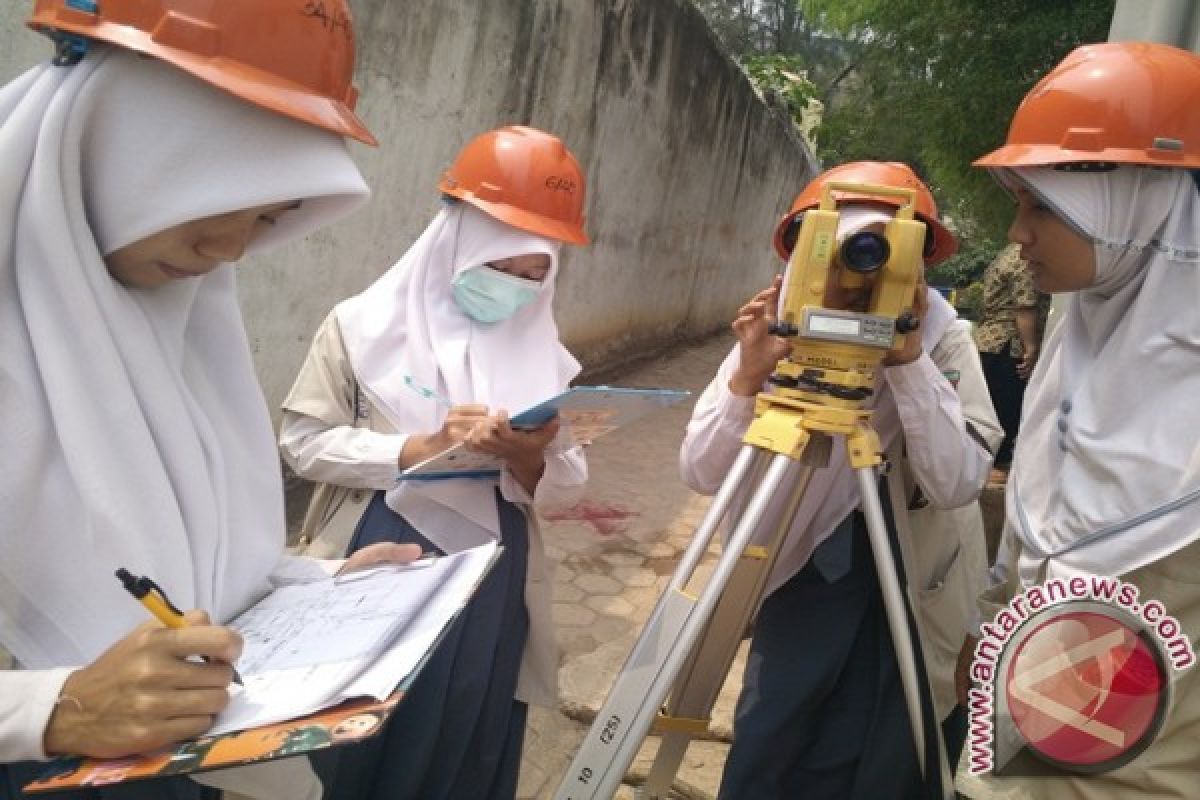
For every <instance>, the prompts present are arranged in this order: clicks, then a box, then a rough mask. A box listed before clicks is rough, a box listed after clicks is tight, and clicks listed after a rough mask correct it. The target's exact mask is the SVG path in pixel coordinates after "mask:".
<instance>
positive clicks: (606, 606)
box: [585, 595, 633, 617]
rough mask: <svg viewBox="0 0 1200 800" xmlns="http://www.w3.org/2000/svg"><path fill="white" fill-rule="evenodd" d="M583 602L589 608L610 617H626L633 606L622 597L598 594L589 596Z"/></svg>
mask: <svg viewBox="0 0 1200 800" xmlns="http://www.w3.org/2000/svg"><path fill="white" fill-rule="evenodd" d="M585 602H586V603H587V604H588V606H589V607H590V608H592V609H594V610H596V611H599V612H600V613H601V614H608V615H609V616H612V617H627V616H629V615H630V614H632V613H633V606H632V605H631V604H630V603H629V601H628V600H625V599H624V598H622V597H608V596H605V595H598V596H596V597H589V598H588V599H587V600H586V601H585Z"/></svg>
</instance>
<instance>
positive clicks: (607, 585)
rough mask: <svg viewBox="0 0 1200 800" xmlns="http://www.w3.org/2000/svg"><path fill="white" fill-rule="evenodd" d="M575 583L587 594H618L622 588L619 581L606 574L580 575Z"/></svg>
mask: <svg viewBox="0 0 1200 800" xmlns="http://www.w3.org/2000/svg"><path fill="white" fill-rule="evenodd" d="M575 585H576V586H578V587H579V588H580V589H583V590H584V591H585V592H587V593H588V594H618V593H619V592H620V591H621V588H622V587H621V583H620V582H619V581H616V580H613V579H612V578H610V577H608V576H607V575H580V576H579V577H578V578H576V579H575Z"/></svg>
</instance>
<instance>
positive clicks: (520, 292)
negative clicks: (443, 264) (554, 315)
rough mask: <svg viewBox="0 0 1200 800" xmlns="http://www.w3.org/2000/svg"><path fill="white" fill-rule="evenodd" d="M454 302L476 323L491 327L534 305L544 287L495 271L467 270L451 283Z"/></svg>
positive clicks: (490, 269)
mask: <svg viewBox="0 0 1200 800" xmlns="http://www.w3.org/2000/svg"><path fill="white" fill-rule="evenodd" d="M450 286H451V288H452V289H453V290H454V302H456V303H458V307H459V308H461V309H462V311H463V313H464V314H466V315H467V316H468V317H470V318H471V319H473V320H475V321H476V322H482V323H485V324H490V323H493V322H500V321H502V320H506V319H508V318H509V317H511V316H512V315H513V314H516V313H517V312H518V311H520V310H521V308H522V307H523V306H526V305H528V304H529V303H532V302H533V300H534V298H536V297H537V296H538V292H539V291H541V288H542V284H541V283H540V282H538V281H531V280H528V279H526V278H518V277H517V276H516V275H509V274H508V273H507V272H501V271H500V270H497V269H492V268H491V267H486V266H484V267H471V268H470V269H465V270H463V271H462V272H460V273H459V274H458V276H457V277H456V278H455V279H454V280H453V281H451V282H450Z"/></svg>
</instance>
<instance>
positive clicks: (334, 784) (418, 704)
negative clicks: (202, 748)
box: [312, 490, 529, 800]
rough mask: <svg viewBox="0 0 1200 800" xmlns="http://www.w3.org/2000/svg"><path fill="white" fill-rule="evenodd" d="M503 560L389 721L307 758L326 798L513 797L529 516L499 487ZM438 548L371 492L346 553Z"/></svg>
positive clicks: (521, 728)
mask: <svg viewBox="0 0 1200 800" xmlns="http://www.w3.org/2000/svg"><path fill="white" fill-rule="evenodd" d="M496 504H497V508H498V510H499V515H500V532H501V544H503V545H504V550H503V551H502V553H501V555H500V557H499V558H498V559H497V562H496V564H495V565H494V566H493V567H492V570H491V572H489V573H488V575H487V577H486V578H484V581H483V583H482V584H481V585H480V587H479V589H478V590H477V592H476V593H475V596H474V597H473V598H472V600H471V602H470V603H469V604H468V605H467V608H466V609H464V611H463V613H462V614H461V615H460V616H459V618H458V619H457V620H456V621H455V622H454V623H453V624H452V625H451V628H450V630H448V631H447V632H446V635H445V637H444V638H443V640H442V641H441V643H440V644H439V645H438V647H437V649H436V650H435V651H434V652H433V654H432V655H431V656H430V658H429V660H428V661H427V662H426V664H425V665H424V666H423V667H422V668H421V671H420V673H419V674H418V675H417V678H416V680H415V681H414V682H413V684H412V686H411V687H410V688H409V690H408V692H407V693H406V695H405V697H404V699H403V700H402V701H401V702H400V705H399V706H398V707H397V709H396V711H395V713H393V715H392V717H391V719H390V720H389V721H388V725H387V727H386V728H385V729H384V731H383V732H382V733H381V734H380V735H379V736H376V737H374V738H372V739H369V740H367V741H365V742H362V743H361V744H356V745H351V746H349V747H344V748H337V749H334V750H326V751H322V752H319V753H316V754H314V755H313V757H312V760H313V764H314V766H315V767H316V769H317V774H318V775H320V776H321V781H322V783H324V785H325V790H326V795H325V797H326V798H327V800H404V798H414V799H415V798H420V800H490V799H491V798H495V800H511V798H513V797H515V796H516V791H517V774H518V772H519V770H520V766H521V745H522V743H523V741H524V737H525V715H526V707H525V704H524V703H520V702H518V701H517V700H515V699H514V695H515V694H516V689H517V675H518V673H519V672H520V668H521V656H522V653H523V652H524V650H525V641H526V638H527V637H528V633H529V614H528V612H527V611H526V609H525V573H526V566H527V557H528V552H529V532H528V530H527V527H526V521H525V515H524V513H522V512H521V510H520V509H519V508H517V507H516V506H515V505H513V504H511V503H509V502H507V501H506V500H504V499H503V498H502V497H501V496H500V493H499V491H498V490H497V492H496ZM383 541H387V542H401V543H404V542H413V543H416V544H419V545H421V547H422V548H423V549H424V550H425V551H426V552H430V551H437V548H436V547H435V546H434V545H433V544H432V543H431V542H430V541H429V540H428V539H426V538H425V537H424V536H422V535H421V534H420V533H418V532H417V530H416V529H415V528H413V527H412V526H411V525H409V524H408V522H407V521H406V520H405V519H404V518H403V517H401V516H399V515H398V514H396V513H395V512H394V511H392V510H391V509H389V508H388V507H387V505H386V504H385V502H384V493H383V492H376V493H375V496H374V497H373V498H372V499H371V503H370V504H369V505H368V507H367V510H366V511H365V512H364V513H363V517H362V520H361V521H360V522H359V525H358V529H357V530H356V531H355V534H354V538H353V539H352V540H351V542H350V548H349V552H354V551H356V550H359V549H361V548H363V547H366V546H367V545H369V544H374V543H376V542H383Z"/></svg>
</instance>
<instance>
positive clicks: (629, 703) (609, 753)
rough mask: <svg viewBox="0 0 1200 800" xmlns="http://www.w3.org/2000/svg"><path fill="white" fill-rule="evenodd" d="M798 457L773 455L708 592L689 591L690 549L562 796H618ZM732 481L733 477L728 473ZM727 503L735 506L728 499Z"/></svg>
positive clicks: (745, 464)
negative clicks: (769, 506)
mask: <svg viewBox="0 0 1200 800" xmlns="http://www.w3.org/2000/svg"><path fill="white" fill-rule="evenodd" d="M755 451H756V448H754V447H751V446H746V447H743V450H742V453H741V454H739V456H738V460H737V461H736V462H735V468H737V475H738V476H739V477H740V476H743V475H745V474H747V472H748V470H749V468H750V465H751V462H752V461H753V459H754V454H755ZM794 463H795V462H794V461H793V460H792V459H791V458H789V457H788V456H784V455H776V456H774V457H773V458H772V460H771V462H770V464H769V466H768V467H767V470H766V472H765V474H764V475H763V479H762V482H761V483H760V485H759V487H758V488H757V489H756V490H755V491H754V493H753V495H751V497H750V499H749V502H747V504H746V508H745V511H744V513H743V515H742V517H741V518H740V519H739V520H738V523H737V525H735V526H734V529H733V533H732V535H731V536H730V539H729V543H728V546H727V548H726V550H725V552H723V553H722V554H721V557H720V558H719V559H718V561H717V563H716V566H715V568H714V570H713V574H712V577H711V578H709V580H708V582H707V584H705V586H704V588H703V590H701V591H700V592H699V594H696V595H694V596H693V595H692V594H689V593H688V592H685V591H684V590H683V589H682V586H683V585H684V584H686V582H687V580H686V577H685V576H681V575H680V573H681V572H684V571H685V568H686V571H687V572H689V573H690V572H691V571H692V570H694V568H695V562H698V561H699V557H698V556H696V557H695V558H694V559H692V558H689V557H688V554H685V562H690V563H681V564H680V567H679V570H677V571H676V574H675V576H674V577H673V578H672V584H671V586H670V587H669V588H668V589H667V591H666V592H665V593H664V594H663V597H662V599H661V600H660V601H659V603H658V605H657V606H656V607H655V611H654V613H653V614H652V615H651V618H650V621H649V622H647V624H646V627H645V628H644V629H643V630H642V633H641V635H640V636H639V637H638V640H637V643H636V644H634V647H633V651H632V652H631V653H630V654H629V658H628V660H627V661H626V662H625V665H624V666H622V667H621V672H620V673H619V674H618V675H617V679H616V681H615V682H614V683H613V687H612V689H610V690H609V694H608V698H607V699H606V700H605V701H604V706H603V707H602V708H601V709H600V712H599V714H597V715H596V720H595V722H594V723H593V724H592V727H591V729H590V730H589V731H588V733H587V735H586V736H585V737H584V740H583V743H582V744H581V745H580V748H579V752H578V753H576V755H575V759H574V760H573V761H572V762H571V766H570V767H569V768H568V769H567V773H566V775H564V776H563V779H562V782H561V783H560V784H559V787H558V792H557V794H556V795H555V797H556V798H557V800H584V798H611V797H612V796H613V794H614V793H615V792H616V790H617V787H618V786H619V785H620V783H621V779H622V778H623V777H624V776H625V772H626V770H627V769H628V768H629V765H630V763H632V761H633V759H634V757H635V756H636V755H637V752H638V749H639V748H640V747H641V745H642V742H643V741H644V740H645V738H646V734H647V733H648V732H649V730H650V725H651V723H652V722H653V721H654V715H655V714H656V713H657V711H658V709H659V707H660V706H661V705H662V702H663V700H664V699H665V698H666V696H667V692H668V691H670V689H671V685H672V684H673V683H674V681H675V678H676V676H677V675H678V674H679V670H680V668H681V667H682V665H683V662H684V660H685V659H686V658H687V657H688V655H689V654H690V653H691V652H692V650H693V649H694V647H695V643H696V640H697V639H698V638H699V636H700V634H701V633H702V631H703V629H704V625H706V624H707V622H708V619H709V616H710V615H711V613H712V610H713V608H714V607H715V606H716V604H717V601H718V600H719V599H720V596H721V592H722V591H723V590H724V588H725V585H726V583H728V581H729V577H730V575H731V574H732V572H733V570H734V567H735V566H736V565H737V562H738V559H739V557H740V555H741V553H742V552H743V551H744V550H745V549H746V547H747V545H749V544H750V542H751V541H752V540H753V538H754V535H755V533H756V532H757V531H758V529H759V525H760V524H761V522H762V518H763V516H764V515H765V514H766V510H767V507H768V505H769V504H770V501H771V498H772V497H773V496H774V494H775V492H776V491H777V490H778V489H779V487H780V486H781V485H782V484H783V482H784V479H785V478H786V477H787V475H788V472H789V471H790V468H791V467H792V465H793V464H794ZM730 477H731V478H732V477H733V475H731V476H730ZM726 482H727V483H729V482H730V481H729V479H727V480H726ZM737 488H738V487H737V486H729V487H727V486H725V485H722V487H721V491H720V492H718V497H722V496H724V495H726V494H728V497H729V498H732V496H733V493H734V492H735V491H736V489H737ZM714 502H715V501H714ZM725 506H726V508H727V507H728V500H726V502H725ZM723 513H724V511H723V510H720V513H719V514H717V517H716V519H715V520H713V521H712V524H711V530H709V531H706V534H707V536H708V537H709V538H711V535H712V533H713V532H715V530H716V527H717V523H718V522H719V521H720V516H721V515H723ZM712 515H713V511H712V510H711V509H710V515H709V516H706V517H705V523H704V527H710V526H709V524H708V523H709V522H710V516H712ZM698 538H699V534H698ZM695 545H696V543H695V542H693V545H692V547H689V549H688V553H691V552H692V551H693V550H694V549H695ZM701 551H703V546H702V547H701Z"/></svg>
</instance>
